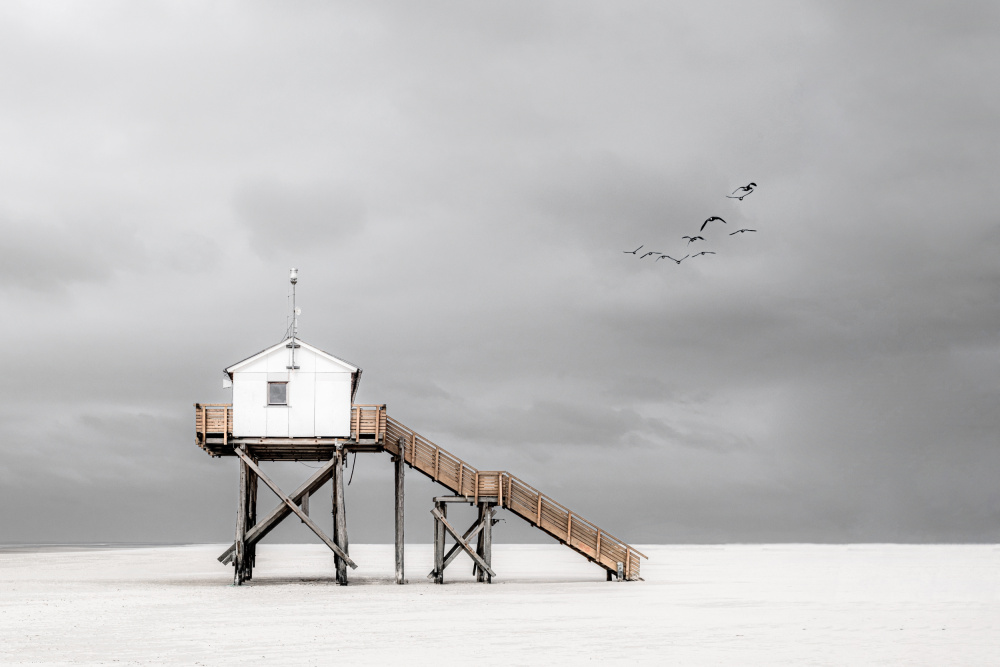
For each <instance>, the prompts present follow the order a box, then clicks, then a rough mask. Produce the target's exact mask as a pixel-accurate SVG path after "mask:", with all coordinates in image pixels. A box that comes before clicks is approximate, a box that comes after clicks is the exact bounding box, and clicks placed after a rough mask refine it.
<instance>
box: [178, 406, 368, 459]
mask: <svg viewBox="0 0 1000 667" xmlns="http://www.w3.org/2000/svg"><path fill="white" fill-rule="evenodd" d="M194 409H195V442H196V443H197V445H198V446H199V447H201V448H202V449H203V450H205V451H206V452H207V453H208V454H210V455H211V456H235V455H236V454H235V453H234V452H233V445H246V448H247V452H248V453H249V454H250V456H252V457H254V458H255V459H257V460H258V461H329V460H330V457H332V456H333V453H334V451H336V448H337V445H341V446H342V447H343V448H344V449H347V450H348V451H379V450H381V449H382V443H383V441H384V440H385V429H386V413H385V405H353V406H351V434H350V437H347V436H344V437H336V438H235V437H233V406H232V404H231V403H195V404H194Z"/></svg>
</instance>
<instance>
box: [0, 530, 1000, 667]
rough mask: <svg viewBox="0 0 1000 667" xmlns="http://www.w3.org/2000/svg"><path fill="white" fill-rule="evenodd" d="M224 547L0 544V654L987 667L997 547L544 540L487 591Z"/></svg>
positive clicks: (418, 574)
mask: <svg viewBox="0 0 1000 667" xmlns="http://www.w3.org/2000/svg"><path fill="white" fill-rule="evenodd" d="M223 548H224V545H208V546H205V545H198V546H182V547H155V548H130V549H88V550H72V549H60V550H42V551H32V550H24V549H21V550H17V549H3V550H0V663H3V664H95V663H112V662H115V663H119V664H122V663H124V664H129V663H132V664H150V663H157V664H162V663H173V664H187V665H192V664H212V665H224V664H243V663H257V664H288V665H329V664H335V663H339V664H344V665H355V664H387V663H389V662H390V661H391V662H393V663H395V664H428V665H429V664H435V665H444V664H449V665H454V664H459V663H464V664H474V663H473V662H472V661H475V664H486V665H499V664H504V665H527V664H546V663H547V664H569V663H574V664H575V663H588V662H593V663H597V662H605V663H612V664H626V663H636V662H639V663H645V664H678V665H797V666H799V665H935V666H941V665H963V666H968V665H997V664H1000V547H997V546H992V545H988V546H896V545H858V546H853V545H846V546H816V545H773V546H767V545H754V546H640V547H639V548H640V549H642V550H643V551H644V552H645V553H646V554H647V555H648V556H649V557H650V560H648V561H645V562H644V564H643V569H642V572H643V575H644V577H645V579H646V581H645V582H634V583H607V582H605V581H604V576H603V571H601V570H599V569H598V568H596V566H593V565H590V564H588V563H587V562H585V561H584V560H583V559H581V558H580V557H579V556H576V555H575V554H573V553H572V552H570V551H569V550H567V549H565V548H563V547H560V546H558V545H545V546H538V545H503V544H499V545H495V547H494V559H493V561H494V569H495V570H496V571H497V573H498V575H499V578H498V580H497V581H496V582H495V583H494V584H493V585H490V586H487V585H480V584H476V583H474V581H473V580H472V577H471V565H470V563H471V561H469V560H468V558H466V557H464V556H463V557H462V558H461V559H460V560H457V561H456V562H455V564H453V565H452V566H451V567H450V568H449V570H448V572H447V573H448V575H450V576H449V577H448V582H449V583H448V584H446V585H444V586H435V585H432V584H430V583H429V582H428V581H427V580H426V579H425V575H426V573H427V572H428V571H429V570H430V567H431V549H430V546H429V545H408V546H407V576H408V579H409V581H410V584H409V585H407V586H397V585H395V584H393V583H392V572H393V560H392V559H393V556H392V546H391V545H363V544H358V545H352V546H351V556H352V557H353V558H354V559H355V560H356V561H357V562H358V563H359V565H360V567H359V569H358V570H355V571H352V572H351V574H350V576H351V585H349V586H346V587H341V586H337V585H336V584H334V583H333V582H332V572H331V565H332V559H331V556H330V554H329V552H328V551H327V550H326V548H325V547H322V546H314V545H262V546H261V547H260V551H259V555H258V566H257V570H256V573H255V578H254V581H253V582H252V583H250V584H248V585H245V586H242V587H234V586H232V585H231V578H232V574H231V572H232V571H231V569H230V568H228V567H224V566H222V565H220V564H219V563H218V562H216V560H215V556H216V555H217V554H218V553H220V552H221V551H222V549H223Z"/></svg>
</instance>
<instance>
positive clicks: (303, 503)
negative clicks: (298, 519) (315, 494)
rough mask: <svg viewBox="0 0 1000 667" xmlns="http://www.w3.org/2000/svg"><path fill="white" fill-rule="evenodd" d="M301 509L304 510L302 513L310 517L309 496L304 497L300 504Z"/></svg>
mask: <svg viewBox="0 0 1000 667" xmlns="http://www.w3.org/2000/svg"><path fill="white" fill-rule="evenodd" d="M299 507H301V508H302V513H303V514H305V515H306V516H309V494H308V493H307V494H306V495H304V496H302V501H301V502H300V503H299Z"/></svg>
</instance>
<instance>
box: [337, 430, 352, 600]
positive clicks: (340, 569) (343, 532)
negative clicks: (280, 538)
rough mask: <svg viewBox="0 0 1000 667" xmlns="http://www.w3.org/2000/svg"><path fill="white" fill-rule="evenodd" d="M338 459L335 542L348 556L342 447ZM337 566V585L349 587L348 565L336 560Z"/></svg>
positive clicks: (339, 448)
mask: <svg viewBox="0 0 1000 667" xmlns="http://www.w3.org/2000/svg"><path fill="white" fill-rule="evenodd" d="M334 456H336V457H337V463H336V465H335V466H334V468H333V479H334V486H333V488H334V493H335V496H334V503H335V504H336V512H335V515H334V531H333V540H334V542H336V543H337V546H338V547H340V549H341V550H342V551H343V552H344V553H345V554H346V553H349V552H348V544H347V507H346V506H345V504H344V450H343V449H342V447H340V446H338V447H337V452H336V454H334ZM336 564H337V583H338V584H340V585H341V586H346V585H347V563H346V562H345V561H344V559H343V558H336Z"/></svg>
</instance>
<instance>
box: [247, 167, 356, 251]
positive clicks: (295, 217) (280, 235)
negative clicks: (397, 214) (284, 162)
mask: <svg viewBox="0 0 1000 667" xmlns="http://www.w3.org/2000/svg"><path fill="white" fill-rule="evenodd" d="M233 205H234V208H235V210H236V213H237V215H238V216H239V219H240V221H241V222H242V223H243V225H244V226H245V227H246V229H247V230H248V231H249V232H250V235H251V239H252V240H251V243H252V245H253V247H254V249H255V250H256V251H257V252H258V253H260V254H261V255H264V256H267V255H270V254H272V253H273V252H274V251H275V250H281V251H284V252H285V253H287V252H292V253H299V254H301V253H306V252H310V251H312V250H315V249H316V248H322V247H327V246H329V245H330V244H331V243H334V242H337V241H341V240H343V239H346V238H350V237H352V236H354V235H356V234H357V233H359V232H360V231H361V230H362V228H363V227H364V225H365V220H366V217H367V213H366V206H365V202H364V199H363V198H362V197H360V196H359V195H358V194H356V193H354V192H353V191H351V190H350V189H348V188H346V187H345V186H343V185H338V184H308V185H303V184H286V183H282V182H280V181H278V180H274V179H268V180H256V181H251V182H249V183H246V184H244V185H243V186H241V187H240V188H239V189H238V190H237V192H236V194H235V198H234V203H233Z"/></svg>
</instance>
